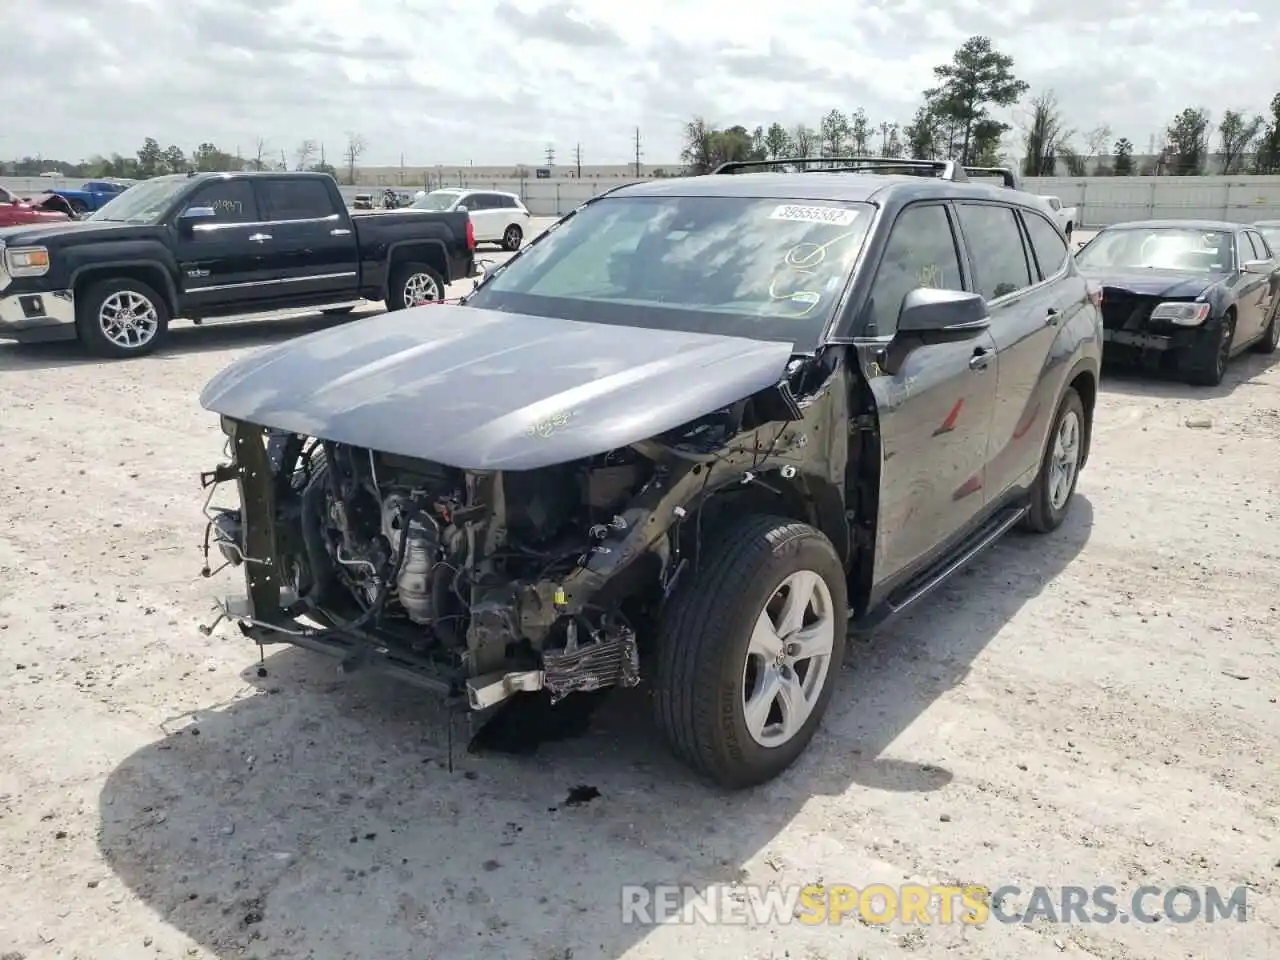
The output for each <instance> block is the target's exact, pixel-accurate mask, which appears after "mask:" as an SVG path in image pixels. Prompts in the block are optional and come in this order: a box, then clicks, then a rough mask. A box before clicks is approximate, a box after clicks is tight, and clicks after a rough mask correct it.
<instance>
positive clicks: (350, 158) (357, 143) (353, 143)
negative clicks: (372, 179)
mask: <svg viewBox="0 0 1280 960" xmlns="http://www.w3.org/2000/svg"><path fill="white" fill-rule="evenodd" d="M367 147H368V144H367V143H365V139H364V137H363V136H361V135H360V134H358V133H348V134H347V149H346V150H344V151H343V157H344V159H345V160H346V162H347V183H348V184H349V185H351V186H355V182H356V164H357V163H359V162H360V158H361V157H362V156H363V155H364V152H365V149H366V148H367Z"/></svg>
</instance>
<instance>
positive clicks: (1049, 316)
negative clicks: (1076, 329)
mask: <svg viewBox="0 0 1280 960" xmlns="http://www.w3.org/2000/svg"><path fill="white" fill-rule="evenodd" d="M1061 319H1062V314H1060V313H1059V312H1058V308H1057V307H1050V308H1049V309H1048V310H1047V311H1045V317H1044V322H1045V323H1046V324H1048V325H1049V326H1051V327H1056V326H1057V325H1058V321H1059V320H1061Z"/></svg>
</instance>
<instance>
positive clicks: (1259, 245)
mask: <svg viewBox="0 0 1280 960" xmlns="http://www.w3.org/2000/svg"><path fill="white" fill-rule="evenodd" d="M1245 236H1246V237H1248V238H1249V242H1250V243H1252V244H1253V252H1254V255H1255V257H1256V258H1257V259H1258V260H1270V259H1271V251H1270V250H1269V249H1268V248H1267V242H1266V241H1265V240H1263V239H1262V234H1260V233H1254V232H1253V231H1252V230H1249V231H1248V232H1246V233H1245Z"/></svg>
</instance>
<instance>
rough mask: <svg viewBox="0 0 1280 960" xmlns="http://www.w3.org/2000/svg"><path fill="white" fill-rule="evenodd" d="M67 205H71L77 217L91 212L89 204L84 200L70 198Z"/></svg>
mask: <svg viewBox="0 0 1280 960" xmlns="http://www.w3.org/2000/svg"><path fill="white" fill-rule="evenodd" d="M67 205H68V206H69V207H71V212H72V213H74V214H75V215H76V217H77V218H79V217H83V216H84V215H85V214H86V213H88V212H89V205H88V204H87V203H85V202H84V201H83V200H68V201H67Z"/></svg>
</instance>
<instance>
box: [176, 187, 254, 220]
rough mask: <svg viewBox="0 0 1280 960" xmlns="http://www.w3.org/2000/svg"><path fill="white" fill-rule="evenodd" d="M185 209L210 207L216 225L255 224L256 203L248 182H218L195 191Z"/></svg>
mask: <svg viewBox="0 0 1280 960" xmlns="http://www.w3.org/2000/svg"><path fill="white" fill-rule="evenodd" d="M187 207H188V208H190V207H212V208H213V211H214V214H215V219H216V221H217V222H218V223H256V222H257V221H258V201H257V200H256V199H255V197H254V195H253V187H252V186H250V184H249V181H248V180H220V181H216V182H214V183H210V184H207V185H206V186H204V187H201V188H200V189H199V190H197V191H196V192H195V193H194V194H193V195H192V197H191V199H190V200H188V201H187Z"/></svg>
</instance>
